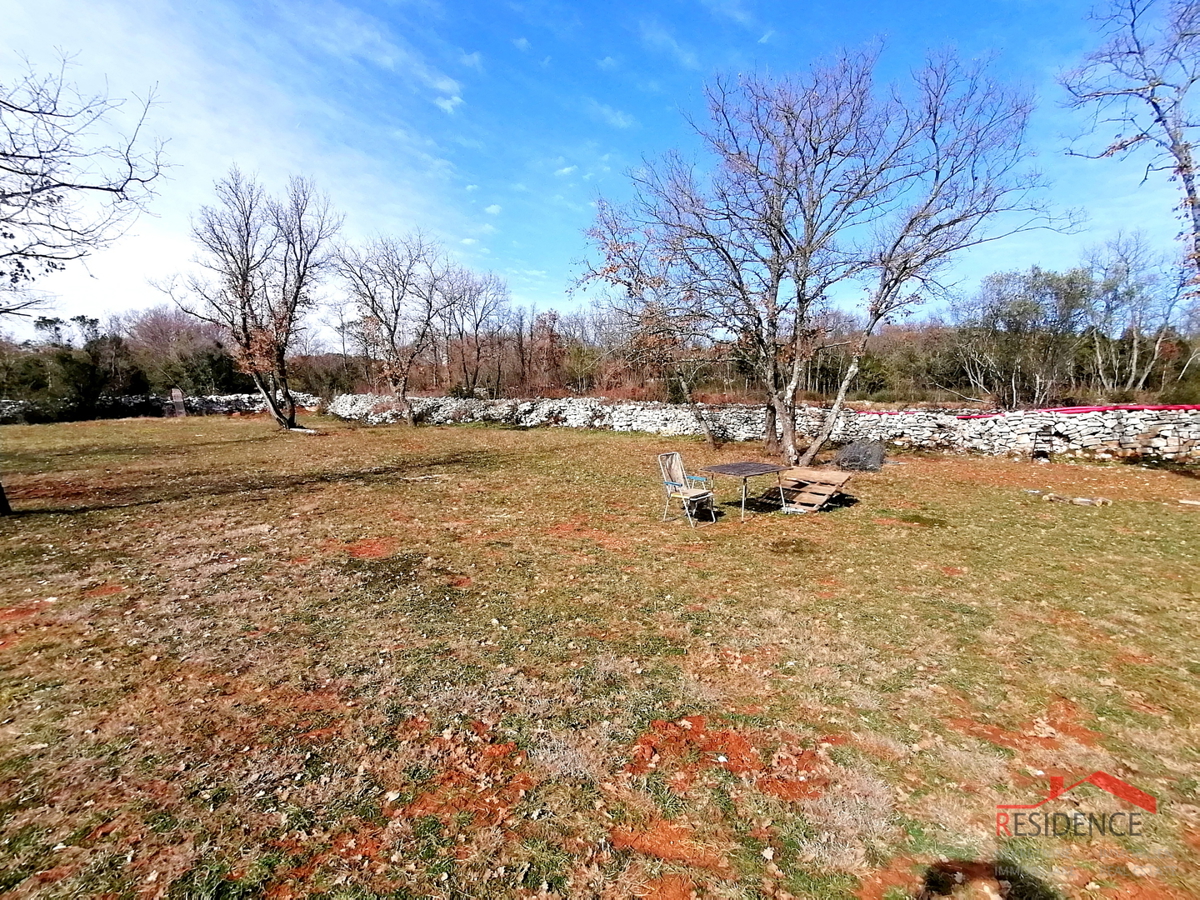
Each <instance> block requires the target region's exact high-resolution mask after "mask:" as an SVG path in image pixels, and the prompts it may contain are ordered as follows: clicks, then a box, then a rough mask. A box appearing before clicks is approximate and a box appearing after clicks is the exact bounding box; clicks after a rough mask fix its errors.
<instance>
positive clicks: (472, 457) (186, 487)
mask: <svg viewBox="0 0 1200 900" xmlns="http://www.w3.org/2000/svg"><path fill="white" fill-rule="evenodd" d="M505 455H506V454H500V453H494V452H492V451H485V450H460V451H456V452H454V453H444V454H442V455H440V456H433V457H428V458H425V459H417V460H413V461H411V462H404V463H399V464H395V465H390V466H371V467H370V468H365V469H349V470H344V471H331V472H309V473H302V474H296V475H269V474H268V475H258V474H249V475H247V476H246V477H243V478H238V479H235V480H229V481H225V482H223V483H216V482H214V483H212V484H204V485H200V486H199V487H197V486H196V485H195V484H194V483H188V482H187V481H186V480H185V479H184V478H182V477H180V475H179V474H178V473H172V480H171V483H170V484H169V485H167V486H166V487H165V488H164V489H161V490H156V488H157V487H158V485H156V484H142V485H133V486H131V487H128V488H121V489H118V490H117V491H115V492H114V493H115V494H117V495H118V496H117V497H114V498H113V499H112V500H111V501H109V502H101V503H90V504H84V505H80V506H62V507H50V506H44V507H39V508H36V509H20V508H14V509H13V513H12V515H11V516H7V517H6V518H13V519H20V518H33V517H36V516H48V515H56V516H63V515H66V516H73V515H79V514H82V513H90V512H98V511H101V510H111V509H132V508H136V507H140V506H155V505H157V504H160V503H176V502H181V501H186V500H196V499H206V498H210V497H227V496H231V495H233V494H258V493H266V492H271V491H291V490H296V489H298V488H303V487H311V486H323V485H333V484H355V483H357V484H370V483H387V482H389V481H390V480H394V479H397V478H401V479H403V478H416V477H420V476H422V475H431V474H437V473H436V472H434V471H433V470H436V469H452V470H480V469H490V468H494V467H495V466H496V465H498V464H499V463H500V462H501V461H502V459H503V458H504V456H505ZM158 480H162V479H161V478H160V479H158ZM142 488H145V489H146V493H148V494H149V496H134V497H131V498H129V499H120V498H119V495H120V494H121V493H131V492H137V491H140V489H142ZM21 499H22V497H21V494H20V492H19V491H14V490H12V489H11V488H10V489H9V501H10V502H11V503H12V504H13V505H14V507H16V505H17V504H19V503H20V502H21ZM263 499H265V498H263Z"/></svg>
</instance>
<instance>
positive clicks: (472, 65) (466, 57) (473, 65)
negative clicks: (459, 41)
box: [459, 50, 483, 72]
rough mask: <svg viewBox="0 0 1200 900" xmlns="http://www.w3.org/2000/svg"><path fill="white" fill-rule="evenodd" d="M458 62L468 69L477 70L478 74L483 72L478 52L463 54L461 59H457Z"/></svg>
mask: <svg viewBox="0 0 1200 900" xmlns="http://www.w3.org/2000/svg"><path fill="white" fill-rule="evenodd" d="M459 61H460V62H461V63H462V64H463V65H464V66H466V67H467V68H469V69H477V70H478V71H480V72H482V71H483V56H482V55H481V54H480V52H479V51H478V50H476V51H475V52H474V53H464V54H463V55H462V56H461V57H459Z"/></svg>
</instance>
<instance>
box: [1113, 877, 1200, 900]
mask: <svg viewBox="0 0 1200 900" xmlns="http://www.w3.org/2000/svg"><path fill="white" fill-rule="evenodd" d="M1100 896H1101V897H1107V898H1110V900H1189V898H1192V900H1194V898H1195V896H1196V895H1195V894H1194V893H1192V892H1190V891H1181V890H1180V889H1179V888H1173V887H1170V886H1169V885H1166V884H1163V883H1162V882H1161V881H1159V880H1158V879H1156V878H1139V879H1138V880H1137V881H1126V882H1124V883H1122V884H1118V885H1117V886H1116V887H1112V888H1108V889H1107V890H1105V891H1102V892H1101V893H1100Z"/></svg>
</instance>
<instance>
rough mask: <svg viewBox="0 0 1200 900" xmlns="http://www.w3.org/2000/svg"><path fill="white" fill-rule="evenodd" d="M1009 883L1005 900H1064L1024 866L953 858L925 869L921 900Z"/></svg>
mask: <svg viewBox="0 0 1200 900" xmlns="http://www.w3.org/2000/svg"><path fill="white" fill-rule="evenodd" d="M990 881H997V882H1007V883H1008V890H1007V892H1004V891H1003V890H1002V891H1001V893H1002V895H1003V896H1004V897H1005V898H1006V900H1063V896H1062V894H1061V893H1059V892H1058V890H1056V889H1055V888H1054V887H1052V886H1051V885H1049V884H1047V883H1046V882H1045V881H1043V880H1042V879H1040V878H1038V877H1037V876H1036V875H1033V874H1031V873H1030V872H1027V871H1026V870H1025V869H1023V868H1022V867H1021V866H1019V865H1017V864H1016V863H1014V862H1011V861H1010V860H1006V859H1000V860H997V861H995V862H982V861H980V860H966V859H951V860H947V861H946V862H939V863H934V864H933V865H932V866H930V867H929V868H928V869H926V870H925V876H924V878H923V879H922V881H921V887H920V890H919V891H918V892H917V894H916V895H915V896H916V897H917V898H918V900H932V898H934V897H949V896H951V895H952V894H953V893H954V890H955V888H958V887H964V886H966V885H970V884H972V883H975V882H981V883H986V882H990Z"/></svg>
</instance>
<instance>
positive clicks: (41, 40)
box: [0, 0, 1178, 315]
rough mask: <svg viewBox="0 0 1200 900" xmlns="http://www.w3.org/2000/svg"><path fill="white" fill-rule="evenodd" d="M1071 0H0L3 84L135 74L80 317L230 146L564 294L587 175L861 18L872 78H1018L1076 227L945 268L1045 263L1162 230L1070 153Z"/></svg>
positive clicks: (651, 149) (375, 217) (149, 267)
mask: <svg viewBox="0 0 1200 900" xmlns="http://www.w3.org/2000/svg"><path fill="white" fill-rule="evenodd" d="M1088 8H1089V4H1088V3H1084V2H1057V3H1044V2H1010V0H993V2H991V3H986V4H968V3H960V2H956V3H944V2H943V3H936V2H903V3H901V2H882V3H866V2H850V0H847V2H841V3H825V2H822V3H797V2H792V3H786V2H765V0H763V2H756V0H689V2H685V0H674V2H660V3H650V4H642V3H631V2H623V0H612V2H581V3H562V2H554V0H531V2H514V3H505V2H451V0H446V2H436V0H411V2H407V0H395V2H350V0H305V2H274V3H272V2H257V0H244V2H193V3H180V2H176V3H167V2H163V0H37V2H29V0H0V22H4V26H3V32H4V37H3V39H2V40H3V46H2V47H0V82H4V81H7V80H9V79H11V77H12V75H13V74H14V73H15V72H17V71H18V70H19V69H20V68H21V66H22V63H21V57H25V58H27V59H29V60H30V61H31V62H32V63H34V64H35V65H36V66H39V67H45V66H47V65H50V64H52V63H53V60H54V59H55V56H56V53H58V52H60V51H61V52H65V53H68V54H70V55H72V56H73V57H74V60H75V69H74V77H75V78H76V80H78V81H80V82H81V83H83V84H84V85H85V86H93V87H101V86H103V85H105V84H107V89H108V90H109V91H110V93H112V94H113V95H114V96H133V95H139V94H143V93H144V92H145V91H146V90H147V89H148V88H149V87H150V86H151V85H157V96H158V104H157V106H156V107H155V109H154V110H153V111H152V113H151V119H150V127H151V130H152V131H153V132H154V133H155V134H157V135H158V136H160V137H161V138H163V139H165V140H166V141H168V144H167V158H168V161H169V162H170V164H171V166H172V168H171V169H170V172H169V177H168V179H167V180H166V181H164V182H163V183H162V184H161V187H160V191H159V196H158V198H157V199H156V200H155V201H154V202H153V205H152V207H151V211H152V213H153V215H151V216H144V217H142V218H141V219H139V220H138V222H137V223H136V225H135V226H134V227H133V228H132V230H131V231H130V233H129V234H128V235H127V236H126V237H125V238H123V239H122V241H121V242H120V243H119V244H117V245H116V246H115V247H113V248H112V249H110V250H108V251H105V252H104V253H103V254H100V255H97V256H95V257H94V258H93V259H92V260H91V261H90V262H89V263H88V265H87V267H86V268H84V267H80V266H76V267H75V268H74V269H73V270H71V271H68V272H65V273H61V274H58V275H55V276H53V277H50V278H47V279H45V280H44V282H43V283H42V287H43V288H45V289H46V290H48V291H50V292H52V293H54V294H56V295H57V297H58V299H57V301H56V303H57V310H58V311H59V312H60V313H65V314H68V315H74V314H77V313H80V312H85V313H88V314H91V315H102V314H104V313H106V312H110V311H113V312H115V311H120V310H126V309H134V308H139V307H145V306H149V305H153V304H155V303H160V302H162V301H163V297H162V295H161V294H159V293H157V292H156V291H155V289H154V288H153V287H151V286H150V284H149V281H150V280H163V279H166V278H168V277H169V276H170V275H171V274H172V273H175V272H181V271H184V270H186V269H187V268H188V266H189V265H190V258H191V256H192V252H193V251H192V247H191V245H190V243H189V238H188V227H189V216H190V215H191V214H192V213H193V212H194V211H195V210H196V209H197V208H198V207H199V206H200V205H201V204H202V203H205V202H208V201H209V199H210V197H211V185H212V182H213V180H214V179H215V178H217V177H219V176H220V175H221V174H222V173H223V172H224V171H226V170H227V169H228V167H229V165H230V164H231V163H235V162H236V163H237V164H238V165H240V166H241V167H242V168H243V169H244V170H247V171H251V172H256V173H257V174H258V175H259V176H260V177H261V179H262V180H263V181H264V182H265V183H266V184H267V185H268V186H269V187H272V188H275V189H278V188H279V187H281V186H282V185H283V184H284V182H285V181H286V179H287V177H288V175H290V174H304V175H308V176H311V177H312V178H314V179H315V180H316V181H317V183H318V185H319V186H320V187H321V188H322V189H324V190H325V191H327V192H328V193H329V194H330V196H331V198H332V200H333V202H334V204H335V205H336V206H337V207H339V208H340V209H341V210H342V211H343V212H344V213H345V216H346V226H345V236H346V237H347V238H349V239H357V238H363V237H366V236H369V235H371V234H373V233H376V232H381V233H395V232H401V231H405V230H408V229H411V228H416V227H420V228H423V229H425V230H427V231H428V232H430V233H432V234H433V235H435V236H437V237H438V238H440V239H441V240H442V241H443V242H444V243H445V244H446V246H447V247H448V248H450V250H451V251H452V252H453V253H454V254H455V255H456V256H457V257H459V259H460V260H461V261H462V262H463V263H465V264H468V265H471V266H474V267H477V268H480V269H491V270H494V271H496V272H498V273H500V274H501V275H503V276H504V277H506V278H507V279H508V281H509V284H510V287H511V289H512V293H513V297H514V300H515V301H516V302H519V303H523V304H536V305H537V306H538V307H539V308H546V307H558V308H563V309H567V308H571V307H572V306H573V305H575V304H577V303H578V302H579V298H577V297H576V298H572V297H569V296H567V288H568V285H569V284H570V282H571V281H572V280H573V278H574V277H575V276H576V274H577V273H578V267H577V266H576V262H577V260H579V259H580V258H581V257H582V256H583V255H585V253H586V252H587V246H586V243H585V240H584V238H583V234H582V232H583V229H584V228H586V227H587V225H588V224H589V222H590V219H591V215H592V206H591V204H592V203H593V201H594V200H595V198H596V197H597V195H604V196H606V197H611V198H614V199H621V198H623V197H625V196H627V193H628V179H627V177H626V175H625V173H626V172H627V171H628V169H630V168H631V167H632V166H635V165H637V164H638V163H639V162H640V160H641V159H642V158H643V157H644V156H655V155H657V154H660V153H662V152H663V151H665V150H667V149H669V148H673V147H677V148H682V149H684V150H685V151H688V150H693V149H695V141H694V138H693V136H692V135H691V132H690V130H689V128H688V126H687V124H686V121H685V114H701V113H702V107H701V104H700V96H701V94H700V92H701V88H702V86H703V84H704V83H705V81H706V80H708V79H710V78H711V77H712V76H713V75H715V74H718V73H720V74H736V73H738V72H746V71H757V72H774V73H783V72H788V71H795V70H799V69H802V68H804V67H806V66H807V65H808V64H809V63H810V62H811V61H813V60H814V59H816V58H818V57H821V56H822V55H825V54H828V53H831V52H833V51H834V50H836V49H837V48H838V47H841V46H850V47H857V46H862V45H864V44H866V43H868V42H870V41H874V40H881V41H882V42H883V44H884V46H885V51H884V54H883V59H882V63H881V72H880V76H881V78H882V79H884V80H887V79H892V78H901V77H903V76H904V74H905V73H906V72H907V71H908V70H909V69H910V68H911V67H913V66H916V65H918V64H919V63H920V62H921V60H922V58H923V55H924V54H925V52H926V51H928V50H931V49H936V48H940V47H944V46H947V45H950V46H954V47H957V48H958V50H959V52H960V53H962V54H963V55H965V56H976V55H980V54H994V55H995V56H996V60H995V71H996V73H997V74H999V75H1000V76H1001V77H1003V78H1005V79H1008V80H1012V81H1016V82H1019V83H1020V84H1023V85H1025V86H1026V87H1028V88H1029V89H1031V90H1033V91H1034V92H1035V93H1036V95H1037V97H1038V99H1039V111H1038V113H1037V116H1036V119H1035V122H1034V129H1033V133H1032V135H1031V139H1032V145H1033V146H1034V147H1035V148H1036V149H1037V151H1038V154H1039V159H1038V164H1039V166H1040V168H1041V169H1042V170H1043V171H1044V173H1045V174H1046V176H1047V177H1048V178H1049V179H1050V180H1051V182H1052V183H1053V190H1052V192H1051V194H1050V196H1051V199H1052V200H1053V201H1054V202H1055V203H1056V204H1058V205H1059V206H1061V207H1064V208H1065V207H1073V208H1078V209H1081V210H1082V211H1083V212H1084V213H1085V214H1086V215H1087V217H1088V218H1087V225H1086V228H1085V229H1084V230H1083V231H1082V232H1081V233H1079V234H1074V235H1054V234H1046V233H1039V234H1031V235H1024V236H1018V237H1015V238H1012V239H1007V240H1005V241H1003V242H999V243H995V244H991V245H988V246H987V247H985V248H981V249H979V250H976V251H973V252H972V253H971V254H969V255H968V256H966V257H964V258H963V259H962V260H961V261H960V262H959V263H958V264H957V266H956V268H955V271H954V274H955V276H956V277H957V279H958V281H959V282H960V284H961V287H962V289H963V290H970V289H971V288H972V286H973V285H975V284H977V283H978V280H979V279H980V278H981V277H982V276H983V275H986V274H987V273H989V272H993V271H998V270H1006V269H1014V268H1024V267H1027V266H1030V265H1033V264H1040V265H1043V266H1047V267H1052V268H1053V267H1066V266H1069V265H1071V264H1073V263H1074V262H1076V261H1077V260H1078V259H1079V257H1080V256H1081V254H1082V253H1083V251H1084V250H1085V249H1086V248H1087V247H1088V246H1090V245H1094V244H1096V243H1099V242H1101V241H1103V240H1106V239H1108V238H1110V237H1112V236H1113V235H1115V233H1116V232H1117V231H1118V230H1119V229H1122V228H1124V229H1127V230H1131V229H1142V230H1144V231H1145V232H1146V233H1147V235H1148V236H1149V237H1150V238H1151V240H1152V241H1153V242H1154V243H1155V244H1157V245H1159V246H1161V247H1162V249H1163V250H1165V251H1166V250H1172V249H1173V248H1174V247H1175V246H1177V245H1176V243H1175V241H1174V236H1175V234H1176V233H1177V231H1178V223H1177V221H1176V219H1175V218H1174V217H1173V207H1174V205H1175V203H1176V202H1177V198H1176V196H1175V192H1174V190H1173V186H1172V185H1170V184H1168V183H1166V182H1165V180H1163V179H1156V180H1154V181H1152V182H1150V183H1148V184H1145V185H1142V184H1141V183H1140V182H1141V176H1142V171H1141V168H1140V167H1139V166H1138V165H1137V164H1136V163H1134V162H1132V161H1130V162H1125V163H1120V162H1117V161H1112V160H1102V161H1090V160H1082V159H1076V158H1068V157H1066V156H1065V155H1064V153H1063V149H1064V147H1065V146H1066V142H1067V137H1068V136H1069V135H1071V134H1073V133H1076V132H1078V131H1079V130H1080V128H1081V122H1080V121H1079V120H1078V119H1076V118H1073V117H1072V116H1071V115H1069V114H1068V113H1066V112H1065V111H1064V110H1063V109H1062V107H1061V102H1062V99H1063V95H1062V92H1061V90H1060V89H1059V88H1058V87H1057V86H1056V84H1055V82H1054V78H1055V75H1056V73H1057V72H1059V71H1060V70H1061V69H1062V68H1064V67H1067V66H1069V65H1071V64H1072V63H1073V62H1074V61H1075V60H1077V59H1078V58H1079V57H1080V55H1081V54H1082V53H1083V52H1085V51H1086V49H1087V48H1088V47H1090V46H1091V45H1092V43H1093V41H1094V37H1093V35H1092V32H1091V30H1090V26H1089V24H1088V22H1087V21H1086V13H1087V10H1088Z"/></svg>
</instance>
